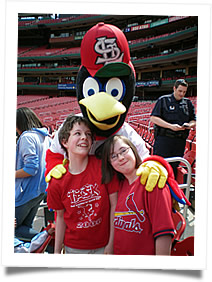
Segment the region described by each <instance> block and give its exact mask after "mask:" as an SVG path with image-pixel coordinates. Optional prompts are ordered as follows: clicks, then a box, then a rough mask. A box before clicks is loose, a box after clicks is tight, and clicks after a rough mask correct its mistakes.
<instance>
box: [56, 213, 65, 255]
mask: <svg viewBox="0 0 212 282" xmlns="http://www.w3.org/2000/svg"><path fill="white" fill-rule="evenodd" d="M56 214H57V217H56V224H55V245H54V253H55V254H60V253H61V250H62V245H63V239H64V235H65V229H66V224H65V221H64V217H63V215H64V210H57V211H56Z"/></svg>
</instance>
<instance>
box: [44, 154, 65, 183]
mask: <svg viewBox="0 0 212 282" xmlns="http://www.w3.org/2000/svg"><path fill="white" fill-rule="evenodd" d="M66 163H67V159H64V160H63V163H62V164H58V165H56V166H55V167H53V168H52V169H51V170H50V172H49V173H48V174H47V176H46V178H45V180H46V182H47V183H48V182H50V180H51V178H52V177H53V178H56V179H60V178H61V177H62V176H63V174H65V173H66V169H65V167H64V165H65V164H66Z"/></svg>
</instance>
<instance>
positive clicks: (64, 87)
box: [57, 83, 76, 90]
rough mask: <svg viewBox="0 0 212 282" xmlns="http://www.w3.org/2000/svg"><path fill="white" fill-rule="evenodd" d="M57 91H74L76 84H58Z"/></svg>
mask: <svg viewBox="0 0 212 282" xmlns="http://www.w3.org/2000/svg"><path fill="white" fill-rule="evenodd" d="M57 89H58V90H74V89H76V84H68V83H64V84H58V85H57Z"/></svg>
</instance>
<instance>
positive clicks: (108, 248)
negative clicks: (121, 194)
mask: <svg viewBox="0 0 212 282" xmlns="http://www.w3.org/2000/svg"><path fill="white" fill-rule="evenodd" d="M117 197H118V192H115V193H112V194H110V195H109V200H110V236H109V241H108V244H107V246H106V247H105V250H104V254H113V239H114V213H115V208H116V204H117Z"/></svg>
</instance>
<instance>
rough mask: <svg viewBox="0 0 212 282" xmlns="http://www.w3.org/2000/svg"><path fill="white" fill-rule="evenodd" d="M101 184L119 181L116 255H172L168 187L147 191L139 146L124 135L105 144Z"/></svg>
mask: <svg viewBox="0 0 212 282" xmlns="http://www.w3.org/2000/svg"><path fill="white" fill-rule="evenodd" d="M102 156H103V159H102V183H110V182H111V180H112V179H113V177H114V175H116V174H117V177H118V179H119V191H118V201H117V205H116V209H115V218H114V254H116V255H170V252H171V245H172V237H173V236H174V223H173V219H172V200H171V194H170V191H169V188H168V186H167V185H166V186H165V187H164V188H163V189H159V188H158V187H157V186H156V187H155V188H154V190H153V191H152V192H147V191H146V189H145V187H144V185H142V184H141V183H140V179H139V176H138V175H136V171H137V168H138V167H139V165H140V164H141V159H140V157H139V154H138V152H137V149H136V147H135V146H134V145H133V144H132V143H131V141H130V140H129V139H128V138H126V137H124V136H119V135H115V136H111V137H110V138H108V139H107V140H106V141H105V144H104V148H103V154H102Z"/></svg>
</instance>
